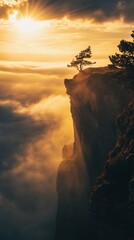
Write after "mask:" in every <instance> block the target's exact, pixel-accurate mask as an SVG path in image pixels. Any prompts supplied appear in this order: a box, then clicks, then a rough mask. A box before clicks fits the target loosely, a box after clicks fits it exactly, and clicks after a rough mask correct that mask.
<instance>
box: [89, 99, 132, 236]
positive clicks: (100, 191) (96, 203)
mask: <svg viewBox="0 0 134 240" xmlns="http://www.w3.org/2000/svg"><path fill="white" fill-rule="evenodd" d="M117 128H118V136H117V145H116V147H115V149H114V150H113V151H112V152H111V154H110V156H109V160H108V161H107V163H106V165H105V169H104V172H103V174H102V176H100V177H99V179H98V180H97V181H96V184H95V186H94V188H93V192H92V197H91V213H92V216H93V218H95V219H97V224H96V228H97V229H98V228H99V229H101V231H98V239H104V240H105V239H112V240H114V239H124V240H128V239H134V151H133V150H134V149H133V148H132V145H133V140H134V134H132V133H133V131H134V102H132V103H130V104H129V106H128V107H127V109H126V110H125V111H124V112H123V113H122V114H121V115H120V116H119V118H118V125H117ZM120 138H121V141H120ZM117 149H118V150H117ZM94 222H95V221H94ZM98 226H99V227H98ZM109 227H110V228H112V229H113V231H112V235H111V236H110V238H109V234H108V231H109Z"/></svg>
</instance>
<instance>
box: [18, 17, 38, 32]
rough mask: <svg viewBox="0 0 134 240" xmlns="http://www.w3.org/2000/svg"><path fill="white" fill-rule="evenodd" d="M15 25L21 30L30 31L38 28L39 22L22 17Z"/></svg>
mask: <svg viewBox="0 0 134 240" xmlns="http://www.w3.org/2000/svg"><path fill="white" fill-rule="evenodd" d="M15 25H16V26H17V28H18V29H19V30H20V31H22V32H31V31H34V30H37V29H39V28H40V24H39V22H36V21H34V20H33V19H32V18H30V17H24V18H21V19H19V20H17V21H16V23H15Z"/></svg>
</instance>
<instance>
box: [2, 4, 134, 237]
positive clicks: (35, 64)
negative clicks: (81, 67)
mask: <svg viewBox="0 0 134 240" xmlns="http://www.w3.org/2000/svg"><path fill="white" fill-rule="evenodd" d="M76 6H77V8H76ZM133 12H134V1H133V0H128V1H125V0H124V1H119V0H111V1H107V0H105V1H99V0H95V1H90V0H88V1H87V0H83V1H80V0H79V1H61V0H57V1H49V0H48V1H45V0H37V1H35V0H19V1H17V0H12V1H8V0H2V1H0V211H1V214H0V239H2V240H9V239H14V240H24V239H25V240H30V239H31V240H43V239H45V240H52V239H54V234H55V218H56V205H57V197H56V176H57V168H58V166H59V163H60V162H61V160H62V148H63V146H64V145H65V144H68V143H71V142H73V124H72V119H71V114H70V100H69V96H67V95H66V89H65V87H64V79H65V78H72V77H73V75H75V74H77V71H76V70H75V69H68V68H67V67H66V66H67V64H68V63H69V62H70V61H71V60H72V59H73V57H74V56H75V55H76V54H77V53H78V52H79V51H81V50H82V49H84V48H86V47H87V46H89V45H90V46H91V50H92V60H94V61H96V67H102V66H105V65H107V64H108V63H109V59H108V56H109V55H111V54H113V53H115V52H117V51H118V49H117V45H118V43H119V41H120V40H121V39H126V40H130V34H131V31H132V29H133Z"/></svg>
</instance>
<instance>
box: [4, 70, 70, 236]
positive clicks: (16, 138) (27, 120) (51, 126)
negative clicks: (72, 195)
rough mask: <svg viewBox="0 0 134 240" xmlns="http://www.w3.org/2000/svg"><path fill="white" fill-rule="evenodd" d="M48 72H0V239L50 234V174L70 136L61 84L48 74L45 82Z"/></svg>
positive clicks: (52, 207)
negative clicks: (44, 73)
mask: <svg viewBox="0 0 134 240" xmlns="http://www.w3.org/2000/svg"><path fill="white" fill-rule="evenodd" d="M20 75H21V76H20ZM3 77H4V78H3ZM48 77H50V78H51V77H52V76H49V75H46V76H45V75H44V76H43V75H40V74H28V75H26V74H24V73H22V74H18V73H16V74H13V75H12V74H11V73H7V74H5V73H4V75H3V74H1V75H0V131H1V134H0V211H1V214H0V237H1V239H4V240H9V239H15V240H18V239H20V240H23V239H26V240H29V239H32V240H43V239H45V240H52V239H53V237H54V231H55V215H56V173H57V167H58V165H59V162H60V161H61V152H62V147H63V145H64V143H68V141H69V142H70V141H72V126H71V125H72V122H71V117H69V99H68V98H67V97H66V96H65V91H64V87H63V86H62V89H61V88H59V84H57V83H58V80H56V83H55V81H54V80H53V79H52V81H51V84H49V85H48V82H47V78H48ZM36 78H37V79H36ZM57 79H58V76H57ZM3 80H4V81H3ZM56 85H57V86H56ZM37 86H38V87H37ZM43 86H44V87H43ZM37 88H38V97H36V94H37ZM18 89H19V93H18ZM56 89H57V91H55V90H56ZM30 91H31V92H32V93H30ZM21 96H22V97H21Z"/></svg>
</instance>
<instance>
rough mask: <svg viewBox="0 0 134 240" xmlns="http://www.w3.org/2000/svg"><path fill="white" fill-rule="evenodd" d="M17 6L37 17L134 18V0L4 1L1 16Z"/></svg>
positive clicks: (98, 19) (22, 11) (130, 19)
mask: <svg viewBox="0 0 134 240" xmlns="http://www.w3.org/2000/svg"><path fill="white" fill-rule="evenodd" d="M10 2H11V3H10ZM16 7H17V8H18V7H19V8H20V9H19V11H20V12H21V13H22V14H24V15H25V13H26V9H29V10H28V11H29V15H33V17H37V18H39V19H51V18H62V17H64V16H70V17H71V18H73V17H77V18H89V19H94V21H97V22H100V21H102V22H103V21H107V20H112V19H120V18H123V19H124V20H125V21H128V22H129V21H133V20H134V18H133V12H134V0H127V1H126V0H111V1H107V0H104V1H100V0H95V1H91V0H79V1H78V0H74V1H71V0H69V1H66V0H64V1H63V0H56V1H52V0H44V1H43V0H38V1H35V0H27V1H25V0H22V1H21V0H20V1H3V2H2V4H1V11H0V16H1V18H3V17H6V18H7V15H8V11H9V10H12V9H14V8H16Z"/></svg>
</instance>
